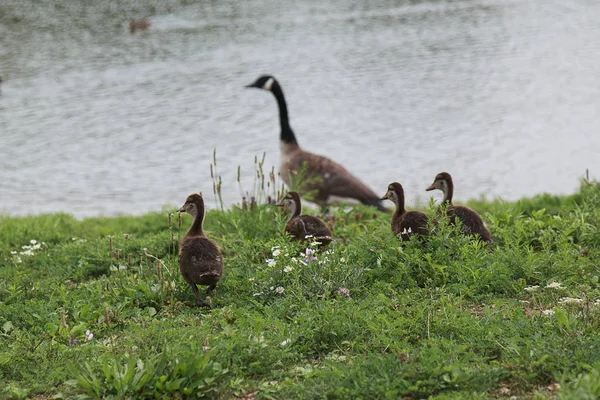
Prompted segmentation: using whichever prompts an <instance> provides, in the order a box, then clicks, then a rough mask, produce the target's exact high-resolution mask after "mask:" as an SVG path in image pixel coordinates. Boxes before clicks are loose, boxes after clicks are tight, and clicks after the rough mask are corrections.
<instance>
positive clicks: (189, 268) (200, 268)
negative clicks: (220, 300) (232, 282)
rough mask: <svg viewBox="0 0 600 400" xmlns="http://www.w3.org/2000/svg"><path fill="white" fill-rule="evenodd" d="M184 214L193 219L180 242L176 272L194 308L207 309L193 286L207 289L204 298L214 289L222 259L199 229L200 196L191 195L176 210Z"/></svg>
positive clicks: (202, 207) (217, 249)
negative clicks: (190, 294)
mask: <svg viewBox="0 0 600 400" xmlns="http://www.w3.org/2000/svg"><path fill="white" fill-rule="evenodd" d="M177 211H179V212H186V213H188V214H190V215H191V216H192V217H193V218H194V222H193V223H192V226H191V228H190V230H189V231H188V232H187V233H186V234H185V236H184V237H183V238H182V239H181V244H180V246H179V271H180V272H181V275H182V276H183V279H185V281H186V282H187V283H189V284H190V286H191V287H192V290H193V291H194V295H195V296H196V300H198V305H199V306H201V307H210V304H209V303H208V302H206V301H205V300H202V299H201V298H200V293H198V287H197V286H196V285H204V286H208V288H207V290H206V295H207V296H208V294H209V293H210V292H211V291H212V290H214V289H215V287H216V286H217V282H219V280H220V279H221V277H222V276H223V256H222V255H221V249H219V246H217V245H216V244H215V243H214V242H213V241H211V240H210V239H209V238H208V237H207V236H206V234H205V233H204V231H203V229H202V224H203V223H204V199H203V198H202V194H196V193H194V194H191V195H189V196H188V198H187V199H186V200H185V204H184V205H183V206H182V207H181V208H180V209H179V210H177Z"/></svg>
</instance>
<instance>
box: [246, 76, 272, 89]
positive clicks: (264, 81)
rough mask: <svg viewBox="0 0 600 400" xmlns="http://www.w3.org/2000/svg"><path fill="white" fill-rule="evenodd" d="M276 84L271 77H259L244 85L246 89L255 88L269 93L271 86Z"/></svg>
mask: <svg viewBox="0 0 600 400" xmlns="http://www.w3.org/2000/svg"><path fill="white" fill-rule="evenodd" d="M276 84H277V80H275V77H273V76H271V75H261V76H259V77H258V79H257V80H256V81H254V82H253V83H251V84H249V85H246V87H247V88H257V89H263V90H269V91H271V90H272V89H273V86H274V85H276Z"/></svg>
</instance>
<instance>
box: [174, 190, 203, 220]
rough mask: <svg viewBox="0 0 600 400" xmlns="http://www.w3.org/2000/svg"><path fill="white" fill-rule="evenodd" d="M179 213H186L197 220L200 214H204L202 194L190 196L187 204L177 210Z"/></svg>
mask: <svg viewBox="0 0 600 400" xmlns="http://www.w3.org/2000/svg"><path fill="white" fill-rule="evenodd" d="M177 211H178V212H186V213H188V214H190V215H191V216H192V217H194V218H196V216H197V215H198V214H199V212H202V213H204V199H203V198H202V193H194V194H190V195H189V196H188V198H187V199H186V200H185V204H184V205H183V206H181V207H180V208H179V210H177Z"/></svg>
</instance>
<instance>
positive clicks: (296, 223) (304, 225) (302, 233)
mask: <svg viewBox="0 0 600 400" xmlns="http://www.w3.org/2000/svg"><path fill="white" fill-rule="evenodd" d="M277 205H278V206H285V207H287V208H288V209H289V210H291V215H290V219H289V220H288V221H287V223H286V224H285V231H286V232H287V233H288V234H289V235H290V236H291V237H292V238H294V239H295V240H305V239H307V236H308V237H309V238H311V239H314V240H316V241H317V242H321V244H322V245H327V244H329V243H331V241H332V240H333V238H332V235H331V230H330V229H329V228H328V227H327V225H325V223H324V222H323V221H321V220H320V219H319V218H317V217H313V216H312V215H301V212H302V202H301V200H300V195H299V194H298V193H297V192H289V193H287V194H286V195H285V197H284V198H283V200H282V201H281V202H280V203H279V204H277Z"/></svg>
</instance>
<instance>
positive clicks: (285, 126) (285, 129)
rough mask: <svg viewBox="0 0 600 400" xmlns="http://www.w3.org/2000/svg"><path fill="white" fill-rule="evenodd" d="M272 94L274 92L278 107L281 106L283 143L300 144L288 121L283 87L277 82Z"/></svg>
mask: <svg viewBox="0 0 600 400" xmlns="http://www.w3.org/2000/svg"><path fill="white" fill-rule="evenodd" d="M271 92H273V95H274V96H275V99H276V100H277V105H278V106H279V122H280V123H281V137H280V139H281V141H282V142H285V143H290V144H298V142H297V141H296V136H295V135H294V131H293V130H292V127H291V126H290V121H289V119H288V111H287V104H286V103H285V97H284V96H283V90H281V87H280V86H279V84H278V83H277V82H274V83H273V87H272V88H271Z"/></svg>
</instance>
